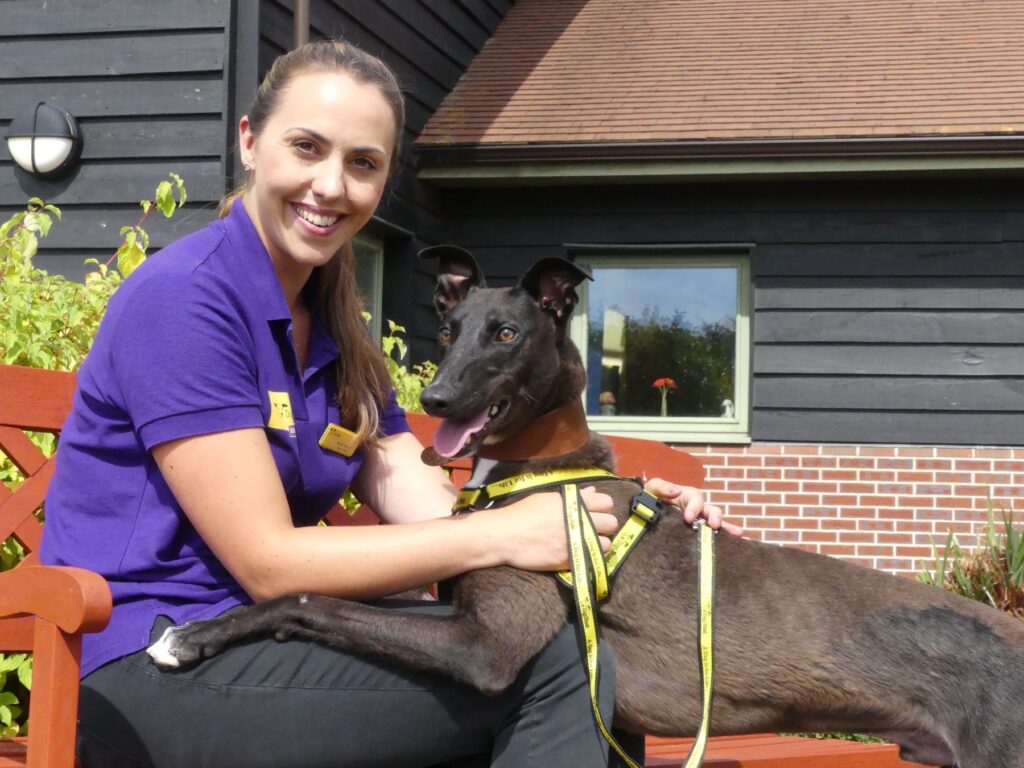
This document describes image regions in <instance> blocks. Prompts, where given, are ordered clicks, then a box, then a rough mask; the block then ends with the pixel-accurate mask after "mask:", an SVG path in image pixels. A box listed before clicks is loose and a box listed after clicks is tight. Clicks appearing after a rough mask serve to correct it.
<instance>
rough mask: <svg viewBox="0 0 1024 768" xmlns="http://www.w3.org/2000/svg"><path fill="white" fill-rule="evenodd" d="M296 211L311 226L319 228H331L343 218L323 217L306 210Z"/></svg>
mask: <svg viewBox="0 0 1024 768" xmlns="http://www.w3.org/2000/svg"><path fill="white" fill-rule="evenodd" d="M295 211H296V213H298V214H299V216H301V217H302V218H304V219H305V220H306V221H308V222H309V223H310V224H316V226H318V227H329V226H331V225H332V224H333V223H334V222H336V221H337V220H338V219H340V218H341V217H340V216H321V215H320V214H319V213H313V212H312V211H307V210H306V209H305V208H296V209H295Z"/></svg>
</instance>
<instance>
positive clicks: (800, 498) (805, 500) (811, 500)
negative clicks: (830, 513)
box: [785, 493, 821, 506]
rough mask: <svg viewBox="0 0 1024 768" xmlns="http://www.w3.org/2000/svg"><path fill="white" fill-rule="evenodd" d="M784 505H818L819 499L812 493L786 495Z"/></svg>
mask: <svg viewBox="0 0 1024 768" xmlns="http://www.w3.org/2000/svg"><path fill="white" fill-rule="evenodd" d="M785 503H786V505H787V506H797V505H804V504H819V503H821V497H819V496H818V495H817V494H814V493H787V494H786V500H785Z"/></svg>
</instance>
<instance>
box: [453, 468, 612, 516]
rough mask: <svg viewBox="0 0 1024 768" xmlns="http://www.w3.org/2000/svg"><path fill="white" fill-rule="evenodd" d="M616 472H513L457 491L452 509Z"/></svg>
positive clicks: (595, 478) (469, 506)
mask: <svg viewBox="0 0 1024 768" xmlns="http://www.w3.org/2000/svg"><path fill="white" fill-rule="evenodd" d="M617 479H618V475H616V474H614V473H613V472H609V471H607V470H605V469H598V468H596V467H595V468H591V469H552V470H549V471H546V472H526V473H524V474H522V475H513V476H512V477H506V478H505V479H504V480H498V481H496V482H493V483H488V484H487V485H485V486H483V487H481V488H463V489H462V490H461V491H459V495H458V498H457V499H456V501H455V506H454V507H452V512H465V511H466V510H467V509H471V508H473V507H478V508H480V507H486V506H488V505H489V504H491V503H493V502H495V501H498V500H499V499H505V498H508V497H510V496H515V495H517V494H521V493H527V492H530V491H539V490H544V489H547V488H551V489H555V488H561V487H562V485H563V484H564V483H567V482H576V483H587V482H596V481H598V480H617Z"/></svg>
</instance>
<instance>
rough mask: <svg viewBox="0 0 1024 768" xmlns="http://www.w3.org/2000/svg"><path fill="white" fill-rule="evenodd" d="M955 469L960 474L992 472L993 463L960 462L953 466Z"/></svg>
mask: <svg viewBox="0 0 1024 768" xmlns="http://www.w3.org/2000/svg"><path fill="white" fill-rule="evenodd" d="M953 468H954V469H956V470H957V471H959V472H966V471H970V472H990V471H991V470H992V462H991V461H976V460H970V461H967V460H965V461H958V462H955V463H954V464H953Z"/></svg>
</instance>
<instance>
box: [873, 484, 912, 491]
mask: <svg viewBox="0 0 1024 768" xmlns="http://www.w3.org/2000/svg"><path fill="white" fill-rule="evenodd" d="M878 492H879V493H913V492H914V486H912V485H910V484H909V483H879V484H878Z"/></svg>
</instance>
